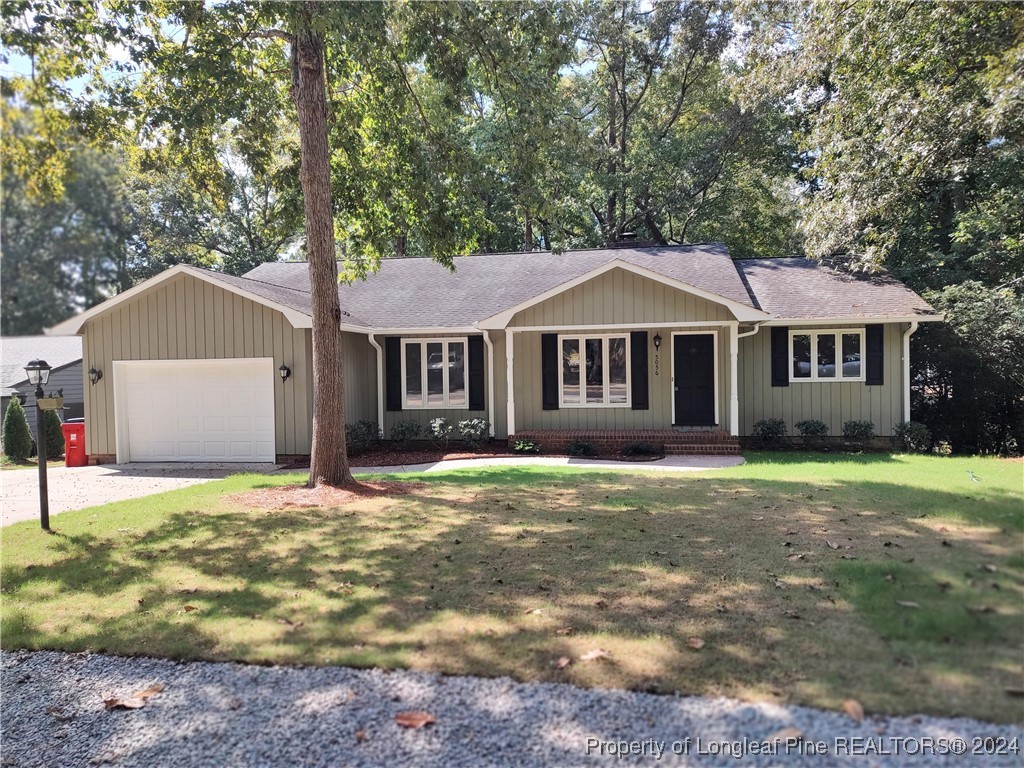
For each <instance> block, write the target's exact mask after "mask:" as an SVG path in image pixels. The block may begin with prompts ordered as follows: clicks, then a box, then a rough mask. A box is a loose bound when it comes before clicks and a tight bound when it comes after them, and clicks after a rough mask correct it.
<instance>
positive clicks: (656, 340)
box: [654, 333, 661, 350]
mask: <svg viewBox="0 0 1024 768" xmlns="http://www.w3.org/2000/svg"><path fill="white" fill-rule="evenodd" d="M654 349H655V350H658V349H661V334H660V333H656V334H654Z"/></svg>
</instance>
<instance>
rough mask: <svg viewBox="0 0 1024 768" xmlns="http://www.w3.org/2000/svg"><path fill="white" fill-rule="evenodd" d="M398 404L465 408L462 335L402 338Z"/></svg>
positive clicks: (464, 350) (413, 407)
mask: <svg viewBox="0 0 1024 768" xmlns="http://www.w3.org/2000/svg"><path fill="white" fill-rule="evenodd" d="M402 407H403V408H409V409H415V408H468V407H469V403H468V400H467V394H466V339H465V338H460V339H402Z"/></svg>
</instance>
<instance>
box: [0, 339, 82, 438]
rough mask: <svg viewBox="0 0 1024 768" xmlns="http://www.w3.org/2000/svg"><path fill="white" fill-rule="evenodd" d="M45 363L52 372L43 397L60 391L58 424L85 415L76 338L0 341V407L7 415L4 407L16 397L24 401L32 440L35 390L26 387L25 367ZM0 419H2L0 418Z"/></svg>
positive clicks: (78, 340) (78, 348)
mask: <svg viewBox="0 0 1024 768" xmlns="http://www.w3.org/2000/svg"><path fill="white" fill-rule="evenodd" d="M37 359H38V360H45V361H46V363H47V364H48V365H49V366H50V368H51V369H52V370H51V371H50V379H49V381H48V382H47V384H46V386H45V387H44V389H45V391H46V393H47V394H49V393H50V392H56V391H57V390H58V389H63V390H64V410H63V411H58V412H57V413H58V415H59V416H60V417H61V420H62V421H67V420H68V419H74V418H81V417H82V416H84V415H85V398H84V397H83V393H84V386H85V385H84V384H83V382H82V378H83V374H82V339H81V338H80V337H78V336H5V337H3V338H0V385H2V387H3V390H2V392H0V407H2V408H3V413H7V404H8V403H9V402H10V399H11V397H14V396H16V395H21V396H24V398H25V413H26V415H27V416H28V426H29V429H30V430H31V431H32V439H33V440H35V439H36V415H35V407H36V388H35V387H34V386H32V385H31V384H29V383H28V377H26V376H25V365H26V364H27V363H28V362H29V361H31V360H37ZM0 418H2V416H0Z"/></svg>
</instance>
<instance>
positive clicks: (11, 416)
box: [3, 397, 32, 463]
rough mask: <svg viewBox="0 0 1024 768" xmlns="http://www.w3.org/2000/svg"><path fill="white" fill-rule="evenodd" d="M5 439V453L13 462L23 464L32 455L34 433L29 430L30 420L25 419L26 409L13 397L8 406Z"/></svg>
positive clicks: (5, 417) (5, 419) (5, 415)
mask: <svg viewBox="0 0 1024 768" xmlns="http://www.w3.org/2000/svg"><path fill="white" fill-rule="evenodd" d="M3 438H4V453H5V454H7V458H9V459H10V460H11V461H13V462H15V463H18V462H22V461H25V460H26V459H27V458H28V457H29V456H31V455H32V433H31V432H30V431H29V428H28V419H26V418H25V409H24V408H22V407H21V403H20V402H19V401H18V398H16V397H12V398H11V402H10V403H8V404H7V413H5V414H4V428H3Z"/></svg>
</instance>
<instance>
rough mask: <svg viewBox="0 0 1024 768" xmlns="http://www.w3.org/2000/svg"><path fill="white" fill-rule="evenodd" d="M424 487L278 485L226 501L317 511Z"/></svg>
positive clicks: (393, 484) (378, 483)
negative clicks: (322, 508)
mask: <svg viewBox="0 0 1024 768" xmlns="http://www.w3.org/2000/svg"><path fill="white" fill-rule="evenodd" d="M424 487H425V484H424V483H396V482H386V481H380V480H378V481H375V482H363V483H354V484H352V485H347V486H345V487H344V488H336V487H334V486H331V485H318V486H316V487H315V488H310V487H308V486H306V485H279V486H271V487H267V488H257V489H255V490H252V491H246V492H244V493H235V494H232V495H230V496H227V497H225V500H226V501H229V502H231V503H232V504H239V505H241V506H244V507H248V508H250V509H314V508H317V507H343V506H346V505H349V504H352V503H353V502H356V501H360V500H363V499H372V498H377V497H380V496H407V495H409V494H410V493H413V492H414V491H418V490H421V489H422V488H424Z"/></svg>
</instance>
